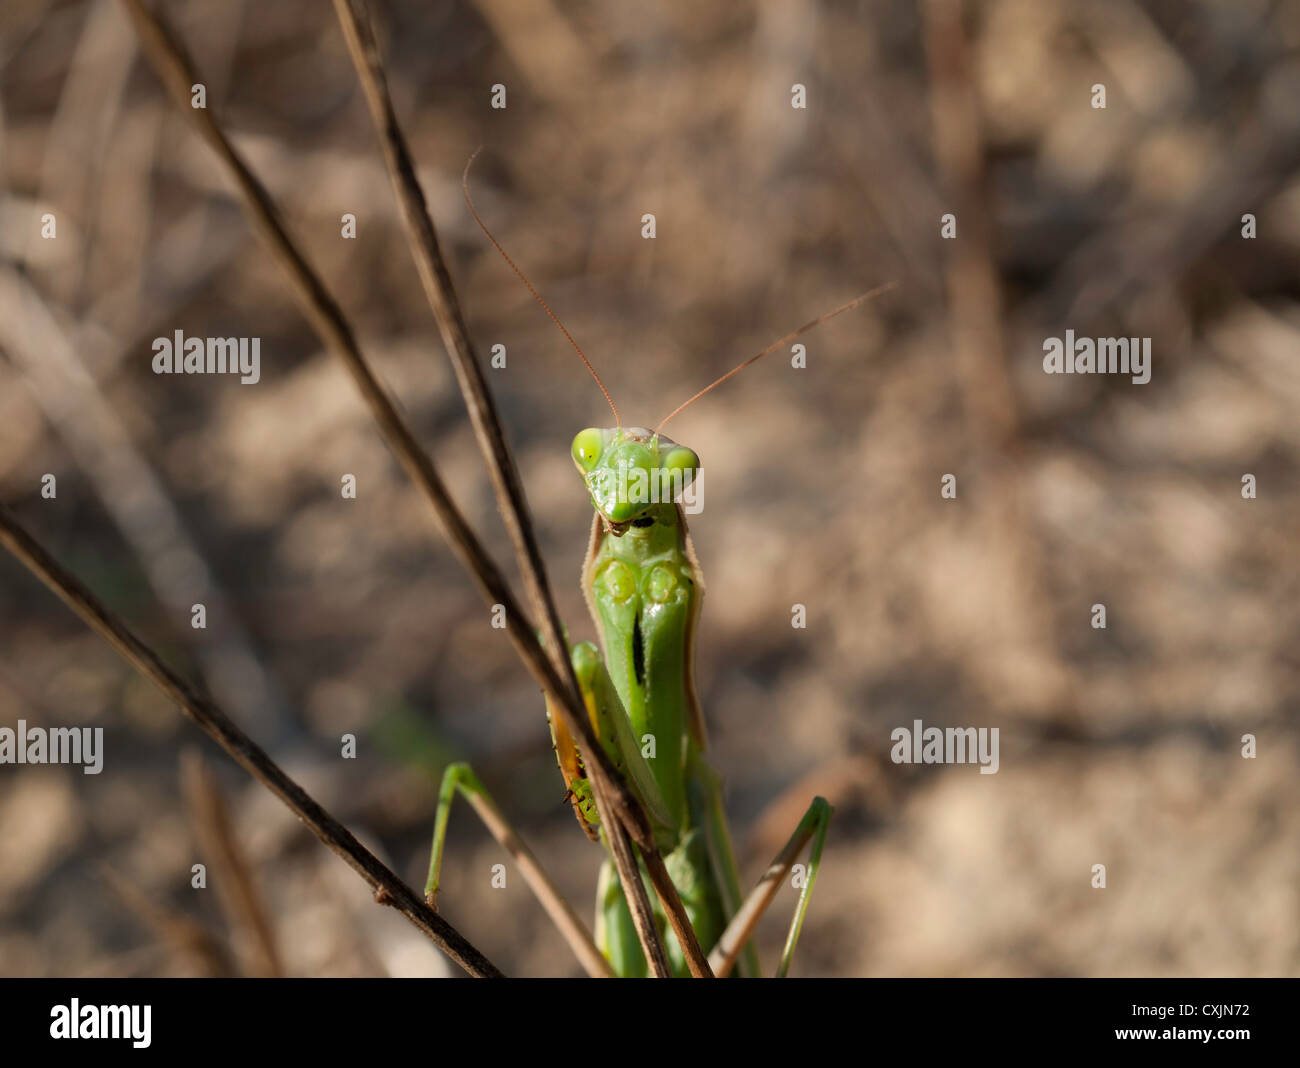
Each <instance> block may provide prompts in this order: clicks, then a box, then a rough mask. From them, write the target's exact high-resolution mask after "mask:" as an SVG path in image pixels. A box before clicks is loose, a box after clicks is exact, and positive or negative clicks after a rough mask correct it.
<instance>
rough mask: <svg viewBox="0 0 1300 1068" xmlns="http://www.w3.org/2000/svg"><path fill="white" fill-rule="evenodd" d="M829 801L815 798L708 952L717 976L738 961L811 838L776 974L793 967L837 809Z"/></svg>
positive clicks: (785, 971) (787, 971)
mask: <svg viewBox="0 0 1300 1068" xmlns="http://www.w3.org/2000/svg"><path fill="white" fill-rule="evenodd" d="M834 811H835V810H834V809H833V808H831V806H830V803H829V802H828V801H827V800H826V798H824V797H815V798H813V801H812V804H811V805H809V806H808V811H807V812H805V813H804V816H803V819H801V820H800V821H799V826H798V827H796V828H795V831H794V834H792V835H791V836H790V840H789V841H788V842H786V844H785V846H784V848H782V850H781V852H780V853H778V854H777V855H776V857H775V859H774V860H773V861H772V863H771V864H769V865H768V868H767V871H765V872H764V873H763V877H762V878H761V879H760V880H759V881H758V885H757V886H755V887H754V889H753V890H752V891H751V892H750V894H749V897H747V898H746V899H745V903H744V904H743V905H741V906H740V909H739V910H738V911H737V912H736V914H735V916H734V917H732V920H731V923H729V924H728V925H727V929H726V930H725V931H723V933H722V937H721V938H719V939H718V943H717V945H716V946H714V947H713V951H712V952H711V953H710V954H709V964H711V965H712V966H713V971H714V973H715V974H716V975H718V976H723V975H726V974H727V973H728V972H729V971H730V970H731V968H732V966H733V965H734V964H735V962H736V958H737V957H738V956H739V955H740V951H741V947H742V946H743V945H744V944H745V943H746V942H747V941H748V940H749V936H750V935H751V934H752V933H753V930H754V927H755V926H756V925H757V923H758V921H759V919H760V918H761V917H762V915H763V913H764V912H766V911H767V907H768V905H770V904H771V903H772V898H773V897H775V896H776V891H777V889H778V888H779V887H780V885H781V883H782V882H783V881H784V879H785V877H786V876H787V875H788V874H789V873H790V870H791V869H792V868H793V867H794V863H795V861H796V860H798V859H799V854H800V853H802V852H803V848H804V846H805V845H807V844H808V842H809V841H811V842H812V852H811V854H810V855H809V858H808V877H807V879H806V880H805V881H804V884H803V889H802V891H801V892H800V894H799V903H798V904H797V905H796V906H795V911H794V918H793V919H792V920H791V922H790V933H789V934H788V935H787V936H786V940H785V950H784V951H783V952H782V954H781V963H780V965H779V966H778V967H777V970H776V978H778V979H782V978H784V977H785V976H786V975H787V974H788V973H789V971H790V962H791V960H792V959H793V957H794V949H795V945H796V944H797V943H798V941H799V933H800V932H801V931H802V930H803V921H804V916H805V915H806V914H807V912H808V899H809V898H810V897H811V896H812V890H813V885H814V884H815V883H816V881H817V869H818V867H819V866H820V864H821V859H822V848H823V847H824V846H825V844H826V833H827V831H828V830H829V829H830V823H831V815H832V814H833V813H834Z"/></svg>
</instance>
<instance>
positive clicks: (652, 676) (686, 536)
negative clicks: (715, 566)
mask: <svg viewBox="0 0 1300 1068" xmlns="http://www.w3.org/2000/svg"><path fill="white" fill-rule="evenodd" d="M472 162H473V159H472V158H471V160H470V163H472ZM468 173H469V166H468V165H467V166H466V177H465V179H464V180H463V181H462V187H463V189H464V193H465V200H466V203H467V205H468V206H469V210H470V212H471V214H473V216H474V219H475V221H476V222H477V223H478V224H479V226H480V227H481V228H482V230H483V233H484V234H485V235H486V236H487V238H488V240H489V241H490V242H491V243H492V244H493V245H494V246H495V247H496V249H497V251H498V252H500V253H501V255H502V256H503V257H504V258H505V260H506V262H507V263H508V264H509V265H510V267H511V268H512V269H513V270H514V272H515V273H516V274H517V275H518V276H519V277H520V279H521V280H522V281H523V282H524V284H525V285H526V286H527V287H528V289H529V291H530V292H531V293H532V294H533V296H534V297H535V298H536V299H537V301H538V303H540V304H541V306H542V307H543V309H545V311H546V313H547V314H548V315H549V316H550V317H551V319H552V320H553V321H554V322H555V324H556V325H557V326H558V327H559V328H560V330H561V331H562V332H563V333H564V335H565V337H566V338H567V339H568V341H569V343H570V344H571V345H572V346H573V348H574V349H575V350H576V351H577V353H578V355H579V357H581V359H582V362H583V364H584V365H585V366H586V368H587V370H588V371H589V372H590V373H591V375H592V377H593V378H594V379H595V380H596V383H597V385H598V386H599V387H600V389H601V392H602V393H603V394H604V395H605V399H606V401H607V402H608V403H609V406H610V409H611V411H612V412H613V414H614V421H615V424H616V425H615V426H614V427H612V428H597V427H591V428H588V429H585V430H583V431H581V432H580V433H579V434H578V435H577V436H576V437H575V438H574V439H573V444H572V448H571V454H572V457H573V461H574V464H575V466H576V467H577V470H578V473H579V475H580V476H581V477H582V480H583V482H584V484H585V486H586V489H587V493H588V495H589V497H590V499H591V503H592V506H593V509H594V515H593V517H592V527H591V538H590V542H589V544H588V549H587V555H586V559H585V562H584V565H583V568H582V590H583V594H584V595H585V598H586V601H587V605H588V608H589V609H590V612H591V617H592V620H593V622H594V623H595V626H596V630H597V633H598V634H599V637H600V644H599V646H598V645H597V644H595V643H593V642H590V641H583V642H579V643H577V644H575V645H573V646H572V647H571V650H570V655H571V659H572V663H573V668H574V672H575V674H576V676H577V680H578V684H579V687H580V689H581V693H582V697H583V703H584V705H585V708H586V711H587V714H588V717H589V719H590V722H591V726H592V729H593V732H594V734H595V737H596V738H597V740H598V741H599V744H600V745H601V747H602V748H603V749H604V751H605V754H606V755H607V756H608V757H609V759H610V761H611V763H612V764H613V765H614V766H615V767H616V768H617V769H618V770H619V772H620V773H621V774H622V775H623V776H624V777H625V778H626V780H627V781H628V783H629V785H630V786H631V788H632V790H633V791H634V793H635V794H636V796H637V797H638V799H639V800H640V801H641V803H642V805H643V807H644V808H645V811H646V813H647V814H648V816H649V818H650V820H651V823H652V826H653V828H654V834H655V842H656V845H657V846H658V847H659V849H660V851H661V852H662V854H663V856H664V861H665V864H666V866H667V869H668V873H669V875H670V876H671V878H672V881H673V884H674V886H675V887H676V888H677V891H678V894H679V895H680V897H681V899H682V903H683V905H684V907H685V911H686V914H687V916H688V918H689V920H690V923H691V926H692V927H693V928H694V931H695V934H696V936H697V938H698V940H699V943H700V945H701V946H702V947H704V948H705V949H706V950H709V949H712V950H713V952H712V953H710V956H709V963H710V964H711V965H712V967H713V970H714V972H715V974H718V975H725V974H728V973H729V972H730V971H731V969H732V967H733V966H734V967H735V969H736V972H737V974H739V975H743V976H751V977H754V976H758V975H759V974H760V967H759V961H758V955H757V951H756V949H755V947H754V945H753V941H752V939H751V938H750V933H751V932H752V930H753V927H754V925H755V924H756V923H757V921H758V919H759V917H760V916H761V915H762V913H763V911H764V910H765V909H766V907H767V905H768V904H769V903H770V902H771V900H772V897H773V896H774V894H775V891H776V888H777V885H778V884H779V883H780V882H781V881H782V880H783V879H784V877H785V875H786V874H787V873H788V872H789V870H790V868H791V866H792V865H793V864H794V862H795V860H796V859H797V858H798V855H799V853H800V852H801V850H802V848H803V846H804V845H806V844H807V843H808V842H809V841H811V851H810V854H809V860H808V866H807V871H806V875H805V876H804V881H803V885H802V888H801V892H800V895H799V900H798V902H797V904H796V906H795V912H794V917H793V919H792V921H791V924H790V929H789V934H788V935H787V938H786V943H785V949H784V951H783V953H782V956H781V961H780V964H779V966H778V968H777V971H776V975H777V976H778V977H781V976H785V975H786V974H787V973H788V971H789V968H790V963H791V960H792V958H793V955H794V950H795V946H796V944H797V942H798V939H799V934H800V931H801V929H802V926H803V920H804V916H805V914H806V912H807V908H808V901H809V898H810V896H811V894H812V891H813V887H814V884H815V882H816V878H817V869H818V866H819V864H820V862H821V855H822V850H823V847H824V845H825V842H826V836H827V832H828V830H829V826H830V820H831V815H832V812H833V810H832V808H831V806H830V804H829V803H828V802H827V801H826V799H825V798H822V797H816V798H814V799H813V801H812V803H811V804H810V805H809V807H808V809H807V811H806V813H805V814H804V816H803V818H802V819H801V820H800V822H799V825H798V827H797V828H796V829H795V832H794V834H793V835H792V837H791V839H790V842H789V843H788V844H787V846H786V848H785V849H784V850H782V853H781V854H780V855H779V856H778V858H777V860H776V861H774V862H773V864H772V865H771V866H770V867H769V869H768V872H767V874H766V875H765V876H764V878H763V880H762V881H760V883H759V885H758V887H757V888H756V889H755V891H754V892H753V893H751V895H750V897H749V898H748V899H746V900H744V901H742V898H741V889H740V886H741V884H740V875H739V870H738V867H737V863H736V857H735V850H734V849H733V846H732V839H731V833H730V830H729V828H728V824H727V818H726V813H725V811H724V808H723V798H722V779H721V777H720V776H719V774H718V773H717V771H715V770H714V768H713V766H712V765H711V763H710V762H709V755H708V754H709V743H708V735H707V731H706V729H705V722H704V716H703V713H702V712H701V709H700V703H699V699H698V697H697V696H696V691H695V680H694V661H695V642H696V636H697V633H698V629H699V626H698V624H699V618H700V608H701V603H702V600H703V596H704V581H703V577H702V574H701V570H700V565H699V561H698V559H697V558H696V555H695V549H694V546H693V545H692V543H691V537H690V533H689V531H688V529H687V524H686V512H685V510H684V508H683V506H682V504H681V503H680V498H681V497H682V495H683V494H684V493H685V492H686V490H687V489H688V488H689V487H690V486H691V485H692V484H693V482H694V481H695V479H696V476H697V475H698V472H699V470H700V460H699V457H698V456H697V455H696V454H695V452H693V451H692V450H691V449H689V448H686V447H685V446H682V445H678V444H677V443H676V442H674V441H672V440H671V439H670V438H668V437H666V436H665V435H664V434H663V433H662V431H663V427H664V425H665V424H666V423H667V422H668V421H669V420H670V419H672V418H673V417H674V416H676V415H678V414H679V413H680V412H681V411H682V410H683V409H685V408H686V407H687V406H688V405H690V404H693V403H694V402H695V401H697V400H699V399H700V398H701V397H703V396H704V395H705V394H706V393H708V392H710V391H711V390H713V389H714V388H716V387H717V386H719V385H721V384H722V383H723V382H725V381H726V380H727V379H729V378H730V377H732V376H733V375H735V374H738V373H739V372H740V371H742V370H743V369H744V368H746V367H748V366H749V365H750V364H752V363H754V362H755V361H757V360H759V359H761V358H762V357H763V356H766V355H767V354H768V353H770V352H772V351H774V350H775V349H777V348H780V347H781V346H783V345H785V344H787V343H789V342H790V341H792V340H794V338H796V337H798V336H799V335H801V334H803V333H805V332H806V331H808V330H811V329H812V328H813V327H815V326H817V325H819V324H820V323H822V322H825V321H826V320H827V319H830V318H832V317H834V316H836V315H840V314H841V313H843V312H847V311H849V310H850V309H852V308H856V307H858V306H859V305H860V304H862V303H864V302H865V301H867V300H869V299H870V298H872V297H874V296H876V295H877V294H879V293H881V292H884V291H885V290H887V289H889V288H892V285H885V286H880V287H877V288H876V289H873V290H871V291H869V292H867V293H864V294H862V295H861V296H859V297H856V298H855V299H853V300H851V301H849V302H848V303H846V304H843V305H841V306H840V307H838V308H835V309H834V310H833V311H830V312H827V313H826V314H824V315H822V316H819V317H818V318H817V319H814V320H812V321H811V322H808V323H805V324H804V325H803V326H801V327H800V328H799V329H798V330H796V331H794V332H793V333H791V334H789V335H787V336H786V337H784V338H782V339H780V340H779V341H777V342H775V343H773V344H772V345H770V346H768V347H767V348H766V349H764V350H763V351H762V352H760V353H758V355H756V356H753V357H751V358H750V359H748V360H746V361H745V362H744V363H741V364H740V365H738V366H737V367H735V368H733V369H732V370H731V371H729V372H728V373H727V374H725V375H723V376H722V377H721V378H719V379H718V380H717V381H715V382H714V383H712V384H711V385H709V386H707V387H706V388H704V389H702V390H700V391H699V392H698V393H697V394H695V396H693V397H691V398H690V399H689V400H688V401H686V402H685V403H684V404H682V405H680V406H679V407H677V408H676V409H675V410H674V411H672V412H671V413H670V414H669V415H668V416H667V417H666V418H665V419H663V420H662V421H661V422H660V423H659V425H658V426H657V427H655V429H653V430H649V429H646V428H644V427H625V426H624V425H623V423H622V419H621V418H620V416H619V413H618V409H617V407H616V406H615V404H614V401H613V398H612V397H611V396H610V394H609V391H608V390H607V389H606V388H605V385H604V383H603V382H602V381H601V379H600V376H599V375H598V374H597V373H596V370H595V368H593V367H592V365H591V363H590V361H589V360H588V359H587V357H586V355H585V354H584V353H583V351H582V349H581V348H579V346H578V344H577V342H575V341H574V340H573V338H572V336H570V334H569V332H568V331H567V330H566V329H565V328H564V326H563V324H562V323H561V322H560V320H559V318H558V317H557V316H556V315H555V313H554V312H553V311H552V310H551V308H550V306H549V305H548V304H547V303H546V301H544V300H543V299H542V297H541V295H540V294H539V293H538V292H537V290H536V289H534V288H533V286H532V284H531V283H530V282H529V281H528V279H527V278H526V277H525V276H524V274H523V272H522V271H521V270H520V269H519V268H518V267H517V266H516V265H515V263H514V261H513V260H511V259H510V257H509V256H508V255H507V254H506V252H505V250H504V249H503V248H502V247H501V245H500V244H499V243H498V242H497V240H496V238H495V237H493V236H492V233H491V232H490V231H489V230H488V228H487V226H486V225H485V224H484V222H483V220H482V219H481V218H480V217H479V214H478V212H477V211H476V210H475V208H474V204H473V201H472V200H471V198H470V196H469V188H468ZM602 650H603V654H602ZM547 718H548V720H549V722H550V729H551V737H552V742H553V747H554V750H555V753H556V757H557V760H558V763H559V768H560V773H561V775H562V776H563V779H564V784H565V788H566V799H567V800H568V801H569V802H570V803H571V804H572V806H573V810H574V813H575V815H576V816H577V820H578V823H579V824H580V825H581V827H582V829H583V830H584V831H585V832H586V834H587V836H588V837H589V838H591V839H592V840H593V841H598V842H601V843H602V844H603V845H604V847H605V850H606V857H605V860H604V863H603V865H602V867H601V871H600V878H599V882H598V885H597V891H596V922H595V935H594V940H592V939H591V936H589V935H587V932H586V930H585V928H583V927H582V925H581V922H580V921H578V920H577V918H576V916H574V915H573V913H572V910H571V909H570V908H569V907H568V905H567V903H564V902H563V900H562V899H561V898H560V897H559V893H558V891H557V890H556V889H555V888H554V885H553V884H552V883H550V880H549V879H548V878H547V877H546V876H545V873H544V872H542V871H541V868H540V865H539V864H537V862H536V860H535V858H534V857H533V856H532V854H531V853H529V852H528V851H527V848H526V847H525V846H523V845H522V843H521V842H520V841H519V839H518V836H517V835H516V834H515V833H514V831H513V830H512V829H511V828H510V827H509V825H508V824H507V823H506V821H505V818H504V816H502V814H501V812H500V810H499V809H498V808H497V806H496V805H495V803H494V802H493V801H492V799H491V798H490V797H489V796H488V793H487V791H486V790H485V789H484V787H483V784H482V783H481V782H480V781H479V779H478V777H477V776H476V775H475V774H474V772H473V771H472V770H471V769H470V767H469V765H467V764H463V763H457V764H452V765H450V766H449V767H448V768H447V769H446V771H445V773H444V775H443V780H442V785H441V788H440V790H439V795H438V808H437V813H436V816H435V818H434V831H433V845H432V851H431V856H430V861H429V878H428V882H427V884H426V887H425V896H426V898H427V900H428V901H429V903H430V904H431V905H435V906H436V901H437V892H438V885H439V876H440V871H441V865H442V857H443V847H444V844H445V841H446V833H447V823H448V817H449V814H450V810H451V806H452V802H453V800H454V798H455V797H456V795H457V794H460V795H461V796H463V797H465V798H466V799H467V800H469V801H470V803H471V804H472V806H473V807H474V808H475V810H476V811H477V812H478V813H479V815H480V816H481V817H482V818H483V819H484V821H485V822H486V823H487V824H488V826H489V828H490V829H491V830H492V831H493V833H494V834H495V835H496V836H497V837H498V839H499V840H501V841H502V842H503V844H507V845H508V846H514V847H515V850H514V851H515V855H516V857H517V859H519V860H520V861H521V863H523V864H524V865H525V867H524V871H525V875H526V876H527V877H528V878H529V883H530V885H531V886H532V887H533V889H534V891H535V892H536V893H537V894H538V896H539V898H541V899H542V902H543V904H544V905H546V906H548V911H550V912H551V915H552V917H553V918H555V919H556V921H557V923H559V924H560V925H561V929H562V930H564V931H565V933H566V935H567V936H569V940H570V943H571V944H574V945H575V951H577V952H578V953H579V956H580V957H581V958H582V959H583V962H584V964H586V966H587V970H588V972H589V973H591V974H593V975H614V976H618V977H631V978H636V977H643V976H645V975H646V974H647V970H648V968H647V963H646V959H645V955H644V953H643V951H642V948H641V944H640V942H639V940H638V937H637V932H636V928H635V926H634V925H633V921H632V914H631V911H630V909H629V906H628V903H627V900H626V898H625V896H624V892H623V887H622V886H621V884H620V882H619V876H618V873H617V871H616V869H615V866H614V864H613V862H612V857H611V854H610V847H609V843H608V840H607V838H606V836H605V831H604V828H603V827H602V822H601V813H600V811H599V808H598V806H597V804H596V801H595V797H594V795H593V791H592V786H591V782H590V780H589V779H588V777H587V774H586V769H585V766H584V760H583V754H582V752H581V751H580V749H579V747H578V746H577V744H576V743H575V740H574V739H573V737H572V736H571V735H570V733H569V732H568V731H567V730H566V729H565V726H564V723H563V721H562V720H561V718H560V716H559V715H558V714H557V712H556V710H555V709H554V708H553V707H550V700H549V698H548V708H547ZM655 920H656V924H657V926H658V928H659V930H660V933H661V937H662V938H663V941H664V948H665V952H666V955H667V957H668V962H669V966H670V968H671V970H672V974H673V975H674V976H687V975H689V974H690V972H689V970H688V965H687V961H686V959H685V955H684V953H683V951H682V948H681V946H680V944H679V943H678V941H677V938H676V936H675V934H674V932H673V931H672V930H670V929H669V928H668V922H667V918H666V916H665V915H664V914H663V911H662V908H661V906H660V905H659V903H658V902H656V903H655Z"/></svg>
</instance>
